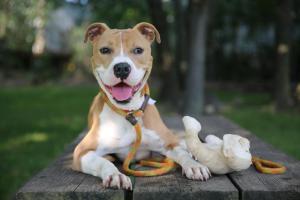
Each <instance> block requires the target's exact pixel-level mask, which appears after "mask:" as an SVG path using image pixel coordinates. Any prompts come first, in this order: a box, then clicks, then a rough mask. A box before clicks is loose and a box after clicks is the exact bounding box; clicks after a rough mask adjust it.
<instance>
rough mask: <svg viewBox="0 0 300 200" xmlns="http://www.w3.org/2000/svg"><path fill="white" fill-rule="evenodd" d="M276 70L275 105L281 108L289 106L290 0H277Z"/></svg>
mask: <svg viewBox="0 0 300 200" xmlns="http://www.w3.org/2000/svg"><path fill="white" fill-rule="evenodd" d="M277 3H278V5H277V6H278V7H277V27H276V39H277V41H276V42H277V45H276V46H277V70H276V91H275V94H276V106H277V109H279V110H281V109H284V108H287V107H289V106H291V103H292V102H291V101H292V99H291V89H290V83H291V81H290V39H291V34H290V31H291V25H292V18H291V14H292V10H291V8H292V1H291V0H277Z"/></svg>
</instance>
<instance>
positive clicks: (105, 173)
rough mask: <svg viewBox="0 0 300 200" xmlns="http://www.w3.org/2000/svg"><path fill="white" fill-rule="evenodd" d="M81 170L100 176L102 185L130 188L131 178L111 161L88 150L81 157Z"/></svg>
mask: <svg viewBox="0 0 300 200" xmlns="http://www.w3.org/2000/svg"><path fill="white" fill-rule="evenodd" d="M81 171H82V172H84V173H86V174H90V175H93V176H97V177H100V178H101V179H102V182H103V186H104V187H117V188H119V189H120V188H122V189H130V190H132V184H131V180H130V178H129V177H128V176H126V175H124V174H122V173H121V172H119V170H118V169H117V168H116V167H115V165H114V164H113V163H111V162H110V161H108V160H107V159H105V158H103V157H100V156H98V155H97V154H96V152H95V151H89V152H87V153H86V154H85V155H83V156H82V157H81Z"/></svg>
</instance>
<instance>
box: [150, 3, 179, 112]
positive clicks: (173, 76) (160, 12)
mask: <svg viewBox="0 0 300 200" xmlns="http://www.w3.org/2000/svg"><path fill="white" fill-rule="evenodd" d="M148 6H149V11H150V16H151V19H152V23H153V24H154V25H155V26H156V28H157V29H158V31H159V32H160V36H161V40H162V42H161V45H158V46H157V49H156V52H157V53H156V58H155V59H156V62H155V63H156V64H157V65H158V66H156V67H158V68H159V69H160V78H161V81H162V87H161V90H160V95H159V96H160V99H162V100H165V101H167V102H168V103H170V104H173V105H174V106H176V105H177V103H178V101H174V99H176V98H177V97H178V95H179V87H178V79H177V78H178V77H177V70H176V68H175V67H174V65H175V63H174V61H175V59H174V56H172V54H173V52H172V51H171V39H170V37H171V34H170V31H171V30H170V29H171V28H170V26H169V24H168V21H167V13H166V11H164V9H163V3H162V1H161V0H148ZM166 77H168V78H166Z"/></svg>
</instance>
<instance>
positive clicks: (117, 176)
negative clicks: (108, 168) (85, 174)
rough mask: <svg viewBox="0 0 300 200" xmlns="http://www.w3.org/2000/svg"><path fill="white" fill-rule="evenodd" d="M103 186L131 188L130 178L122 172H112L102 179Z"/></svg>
mask: <svg viewBox="0 0 300 200" xmlns="http://www.w3.org/2000/svg"><path fill="white" fill-rule="evenodd" d="M103 186H104V187H106V188H108V187H111V188H118V189H126V190H132V184H131V180H130V178H129V177H128V176H126V175H124V174H122V173H119V172H118V173H114V174H111V175H109V176H107V177H106V178H104V179H103Z"/></svg>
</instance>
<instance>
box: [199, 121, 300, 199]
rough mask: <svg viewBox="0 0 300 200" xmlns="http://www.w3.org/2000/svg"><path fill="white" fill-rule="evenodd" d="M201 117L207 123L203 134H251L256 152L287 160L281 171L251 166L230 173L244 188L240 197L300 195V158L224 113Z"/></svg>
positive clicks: (252, 149) (236, 183)
mask: <svg viewBox="0 0 300 200" xmlns="http://www.w3.org/2000/svg"><path fill="white" fill-rule="evenodd" d="M200 121H201V124H202V125H203V132H202V133H201V134H200V137H201V138H204V136H205V135H207V134H214V135H217V136H219V137H222V136H223V135H224V134H227V133H232V134H238V135H241V136H244V137H247V138H248V139H249V140H250V143H251V149H250V150H251V153H252V154H253V155H256V156H261V157H262V158H265V159H269V160H273V161H276V162H280V163H283V164H285V165H286V167H287V168H288V170H287V172H286V173H285V174H281V175H268V174H261V173H258V172H257V171H256V170H255V169H254V167H253V166H251V167H250V169H248V170H245V171H241V172H234V173H231V174H229V175H228V176H229V178H230V179H231V180H232V182H233V183H234V184H235V185H236V187H237V188H238V189H239V191H240V199H245V200H251V199H253V200H254V199H255V200H256V199H266V200H267V199H270V200H271V199H272V200H273V199H295V200H296V199H300V161H298V160H295V159H293V158H292V157H289V156H287V155H286V154H284V153H282V152H280V151H279V150H277V149H275V148H274V147H272V146H271V145H269V144H267V143H265V142H263V141H262V140H260V139H259V138H257V137H256V136H255V135H253V134H250V132H248V131H246V130H244V129H242V128H240V127H239V126H237V125H236V124H233V123H232V122H230V121H229V120H227V119H225V118H224V117H221V116H213V117H203V118H200Z"/></svg>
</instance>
